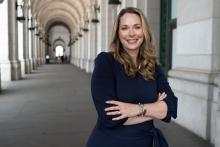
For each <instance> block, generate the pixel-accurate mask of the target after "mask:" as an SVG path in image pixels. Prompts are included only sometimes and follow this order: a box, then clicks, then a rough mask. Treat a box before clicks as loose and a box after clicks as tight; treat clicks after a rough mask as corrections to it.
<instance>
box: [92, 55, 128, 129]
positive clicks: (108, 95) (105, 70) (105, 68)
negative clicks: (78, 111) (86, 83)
mask: <svg viewBox="0 0 220 147" xmlns="http://www.w3.org/2000/svg"><path fill="white" fill-rule="evenodd" d="M113 60H114V59H113V57H111V55H110V54H109V53H105V52H102V53H100V54H99V55H98V56H97V58H96V59H95V68H94V71H93V74H92V79H91V92H92V97H93V102H94V104H95V107H96V110H97V113H98V120H99V121H100V122H101V124H102V125H104V126H106V127H117V126H120V125H122V124H123V123H124V122H125V121H126V120H127V118H125V119H122V120H118V121H112V118H113V116H107V115H106V112H105V111H104V109H105V108H106V107H109V106H110V105H109V104H106V103H105V102H106V101H107V100H117V98H116V94H115V78H114V74H113ZM114 117H115V116H114Z"/></svg>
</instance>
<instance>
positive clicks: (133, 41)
mask: <svg viewBox="0 0 220 147" xmlns="http://www.w3.org/2000/svg"><path fill="white" fill-rule="evenodd" d="M136 42H137V39H132V40H128V43H136Z"/></svg>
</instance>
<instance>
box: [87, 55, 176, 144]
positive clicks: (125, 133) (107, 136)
mask: <svg viewBox="0 0 220 147" xmlns="http://www.w3.org/2000/svg"><path fill="white" fill-rule="evenodd" d="M91 91H92V97H93V101H94V104H95V107H96V110H97V113H98V119H97V123H96V126H95V128H94V129H93V131H92V133H91V135H90V137H89V140H88V142H87V147H153V144H154V147H168V144H167V142H166V140H165V138H164V137H163V135H162V133H161V132H160V130H159V129H157V128H155V127H154V124H153V121H147V122H143V123H140V124H135V125H129V126H128V125H127V126H125V125H123V123H124V122H125V121H126V120H127V118H126V119H122V120H118V121H112V117H113V116H107V115H106V113H105V111H104V109H105V108H106V107H109V106H110V105H109V104H106V103H105V101H107V100H113V99H114V100H117V101H122V102H128V103H135V104H137V103H153V102H155V101H156V100H157V95H158V93H159V92H165V93H166V94H167V98H166V99H165V100H164V101H165V102H166V104H167V106H168V112H167V116H166V117H165V118H164V119H163V121H165V122H169V121H170V120H171V117H173V118H176V117H177V98H176V97H175V96H174V94H173V92H172V90H171V88H170V86H169V84H168V82H167V80H166V78H165V77H164V74H163V72H162V71H161V69H160V67H159V65H156V79H155V80H144V78H143V77H142V76H141V75H140V74H137V75H136V76H135V77H133V78H132V77H129V76H127V75H126V73H125V71H124V67H123V65H122V64H120V63H119V62H117V61H116V60H115V59H114V57H113V55H112V54H111V53H106V52H102V53H100V54H99V55H98V56H97V58H96V60H95V68H94V71H93V75H92V79H91Z"/></svg>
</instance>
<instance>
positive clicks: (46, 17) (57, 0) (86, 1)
mask: <svg viewBox="0 0 220 147" xmlns="http://www.w3.org/2000/svg"><path fill="white" fill-rule="evenodd" d="M94 1H95V0H31V8H32V17H33V18H35V19H36V20H37V22H38V23H39V24H40V25H41V27H42V28H43V29H44V30H47V29H48V28H49V27H50V26H51V25H54V23H63V24H65V25H66V26H68V27H69V28H68V29H69V30H70V31H71V33H74V32H76V31H77V30H76V29H77V27H79V25H80V24H81V23H82V19H83V18H85V16H88V8H89V7H90V6H91V5H92V4H93V3H94Z"/></svg>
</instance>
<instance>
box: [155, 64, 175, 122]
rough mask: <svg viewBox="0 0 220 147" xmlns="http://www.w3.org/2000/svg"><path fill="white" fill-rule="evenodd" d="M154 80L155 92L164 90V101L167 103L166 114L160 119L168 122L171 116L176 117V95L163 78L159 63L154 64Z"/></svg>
mask: <svg viewBox="0 0 220 147" xmlns="http://www.w3.org/2000/svg"><path fill="white" fill-rule="evenodd" d="M155 71H156V81H157V92H158V93H159V92H160V93H162V92H165V93H166V94H167V97H166V98H165V99H164V102H165V103H166V104H167V108H168V109H167V115H166V117H165V118H163V119H162V121H164V122H170V120H171V117H173V118H176V117H177V101H178V99H177V97H176V96H175V95H174V93H173V91H172V89H171V87H170V85H169V83H168V81H167V79H166V78H165V76H164V74H163V71H162V70H161V68H160V66H159V65H156V70H155Z"/></svg>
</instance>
